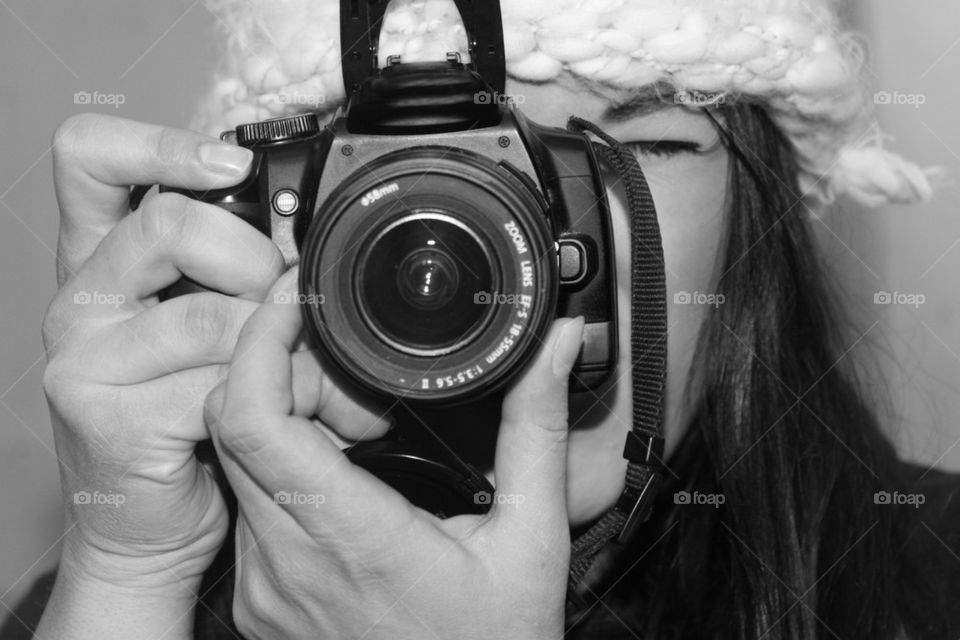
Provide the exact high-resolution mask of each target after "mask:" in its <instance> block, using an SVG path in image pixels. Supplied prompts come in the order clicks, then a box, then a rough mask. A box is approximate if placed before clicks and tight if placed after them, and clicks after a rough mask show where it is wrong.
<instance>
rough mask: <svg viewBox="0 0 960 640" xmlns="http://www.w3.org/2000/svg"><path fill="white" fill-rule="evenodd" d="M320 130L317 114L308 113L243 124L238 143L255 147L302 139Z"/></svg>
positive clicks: (239, 131)
mask: <svg viewBox="0 0 960 640" xmlns="http://www.w3.org/2000/svg"><path fill="white" fill-rule="evenodd" d="M318 131H320V122H319V121H318V120H317V116H315V115H314V114H312V113H307V114H303V115H299V116H289V117H287V118H276V119H274V120H264V121H263V122H253V123H250V124H242V125H240V126H239V127H237V144H239V145H240V146H242V147H253V146H256V145H259V144H271V143H274V142H285V141H287V140H301V139H303V138H309V137H310V136H312V135H314V134H316V133H317V132H318Z"/></svg>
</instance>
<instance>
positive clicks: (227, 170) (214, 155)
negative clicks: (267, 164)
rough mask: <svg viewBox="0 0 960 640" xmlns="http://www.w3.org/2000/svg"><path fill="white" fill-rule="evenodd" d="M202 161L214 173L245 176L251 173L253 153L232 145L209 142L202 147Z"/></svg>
mask: <svg viewBox="0 0 960 640" xmlns="http://www.w3.org/2000/svg"><path fill="white" fill-rule="evenodd" d="M200 161H201V162H202V163H203V166H205V167H206V168H207V169H208V170H209V171H213V172H214V173H221V174H224V175H228V176H245V175H246V174H247V172H249V171H250V164H251V163H252V162H253V152H252V151H250V149H245V148H243V147H238V146H236V145H232V144H221V143H219V142H208V143H205V144H202V145H200Z"/></svg>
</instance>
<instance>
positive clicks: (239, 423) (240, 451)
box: [215, 397, 267, 458]
mask: <svg viewBox="0 0 960 640" xmlns="http://www.w3.org/2000/svg"><path fill="white" fill-rule="evenodd" d="M254 420H255V419H254V418H253V416H249V415H240V414H238V412H236V411H234V410H232V408H231V407H230V398H229V397H228V398H226V399H225V401H224V404H223V408H222V411H221V415H220V418H219V419H218V420H217V421H216V423H215V424H216V425H217V439H218V440H219V442H220V446H221V447H223V448H224V449H226V450H227V451H229V452H230V453H232V454H233V455H235V456H237V457H239V458H244V457H256V456H257V454H258V453H259V452H261V451H263V450H264V448H265V447H266V446H267V441H266V438H265V437H264V434H263V431H262V430H261V429H259V428H258V425H256V424H252V422H253V421H254Z"/></svg>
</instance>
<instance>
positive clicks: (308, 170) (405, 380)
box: [188, 0, 617, 490]
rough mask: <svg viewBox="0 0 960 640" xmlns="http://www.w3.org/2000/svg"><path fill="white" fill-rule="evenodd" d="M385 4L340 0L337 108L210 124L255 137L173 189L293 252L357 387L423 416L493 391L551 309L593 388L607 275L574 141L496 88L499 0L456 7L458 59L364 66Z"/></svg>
mask: <svg viewBox="0 0 960 640" xmlns="http://www.w3.org/2000/svg"><path fill="white" fill-rule="evenodd" d="M387 4H388V3H387V2H386V1H385V0H368V1H366V2H357V1H356V0H352V1H351V0H344V1H343V2H342V3H341V42H342V43H343V47H342V48H343V51H342V54H343V55H342V60H343V75H344V86H345V87H346V91H347V95H348V101H347V103H346V105H345V106H344V107H342V108H341V109H339V110H338V111H337V113H336V114H335V115H334V116H333V117H332V120H330V121H329V122H327V123H321V121H320V119H319V117H318V114H316V113H304V114H301V115H295V116H291V117H286V118H279V119H274V120H267V121H263V122H256V123H252V124H245V125H241V126H239V127H237V128H236V130H234V131H229V132H227V133H225V134H223V139H224V140H228V141H234V142H236V143H237V144H239V145H242V146H245V147H248V148H250V149H252V150H253V152H254V155H255V159H254V164H253V169H252V171H251V173H250V176H249V177H248V178H247V179H246V181H244V182H243V183H242V184H240V185H239V186H236V187H233V188H230V189H225V190H217V191H210V192H206V193H192V192H188V195H191V196H193V197H196V198H199V199H201V200H204V201H206V202H210V203H214V204H217V205H219V206H221V207H223V208H225V209H227V210H229V211H231V212H233V213H234V214H236V215H237V216H240V217H241V218H243V219H244V220H246V221H247V222H249V223H250V224H252V225H253V226H254V227H256V228H257V229H259V230H260V231H262V232H263V233H265V234H267V235H269V236H270V237H271V239H272V240H273V241H274V242H275V243H276V244H277V246H278V247H279V248H280V250H281V252H282V253H283V255H284V258H285V260H286V262H287V263H288V265H294V264H297V263H299V264H300V293H301V296H300V298H301V300H302V301H305V302H304V303H303V313H304V318H305V324H306V327H307V330H308V332H309V336H310V338H311V340H312V343H313V346H314V347H316V348H317V349H318V350H319V352H320V354H321V356H322V357H323V359H324V361H325V364H326V365H327V366H329V367H332V368H333V369H334V370H335V371H337V372H339V374H342V376H343V377H344V378H346V379H347V380H349V381H351V382H352V383H353V384H355V385H357V386H359V387H360V388H362V389H363V390H364V391H366V392H367V393H369V394H373V395H375V396H379V397H381V398H387V399H392V400H394V401H396V402H399V403H400V404H402V405H403V406H404V407H407V408H412V409H411V410H412V411H413V412H415V413H423V414H424V415H426V414H429V413H430V412H431V411H435V410H436V409H437V408H438V407H450V406H452V405H463V404H464V403H473V402H476V401H477V400H478V399H480V398H484V397H490V396H494V397H495V396H496V393H497V392H498V391H501V390H503V388H504V387H505V386H506V385H507V384H508V383H509V382H510V381H511V380H512V379H513V378H514V377H515V376H516V375H517V373H518V372H519V371H520V370H521V369H522V368H523V366H524V365H525V363H527V362H528V361H529V360H530V358H531V356H532V355H533V354H534V353H535V351H536V350H537V348H538V347H539V346H540V344H541V339H542V338H543V336H544V334H545V332H546V330H547V328H548V327H549V324H550V322H551V321H552V320H553V319H554V318H557V317H567V316H570V317H572V316H578V315H582V316H584V318H585V321H586V324H585V329H584V340H583V345H582V348H581V352H580V355H579V357H578V360H577V363H576V365H575V367H574V370H573V376H572V380H571V387H572V388H573V389H574V390H576V389H581V390H582V389H587V388H594V387H597V386H599V385H600V384H601V383H602V382H603V381H604V380H605V379H606V378H607V377H608V376H609V374H610V372H611V371H612V370H613V368H614V367H615V365H616V360H617V328H616V286H615V268H614V259H613V258H614V256H613V244H612V239H611V231H610V216H609V209H608V204H607V199H606V187H605V185H604V182H603V178H602V171H601V167H600V163H599V162H598V159H597V156H596V155H595V153H594V150H593V147H592V143H591V141H590V140H589V139H588V138H587V137H586V136H585V135H584V134H582V133H579V132H569V131H566V130H563V129H559V128H553V127H547V126H542V125H539V124H537V123H535V122H532V121H530V120H528V119H527V118H526V117H524V116H523V114H521V113H520V111H519V110H518V109H517V108H516V105H515V104H514V101H512V100H509V99H507V100H504V99H502V96H503V95H505V94H504V88H505V87H504V84H505V76H506V73H505V64H504V55H503V32H502V23H501V20H502V18H501V16H500V11H499V2H482V3H481V2H470V1H468V0H457V2H456V4H457V7H458V9H459V10H460V13H461V17H462V18H463V21H464V25H465V27H466V31H467V36H468V43H469V53H470V63H469V64H465V63H463V62H462V61H461V58H460V55H459V54H457V53H451V54H448V56H447V59H446V60H442V61H435V62H417V63H405V62H403V60H401V59H399V58H397V57H392V58H390V59H388V64H387V65H386V66H385V67H384V68H382V69H381V68H378V62H377V51H376V48H377V42H378V40H379V31H380V25H381V24H382V20H383V15H384V12H385V10H386V5H387ZM497 408H498V409H499V406H498V407H497ZM461 411H462V408H461V409H459V410H458V413H459V412H461ZM468 413H469V412H468ZM461 424H462V423H461ZM431 430H432V429H431ZM477 488H478V487H476V486H474V487H471V489H474V490H476V489H477ZM479 488H480V489H483V488H482V487H479Z"/></svg>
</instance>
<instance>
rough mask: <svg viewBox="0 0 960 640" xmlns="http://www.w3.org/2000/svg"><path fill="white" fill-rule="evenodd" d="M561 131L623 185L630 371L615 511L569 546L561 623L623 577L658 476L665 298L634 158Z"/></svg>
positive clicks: (650, 213)
mask: <svg viewBox="0 0 960 640" xmlns="http://www.w3.org/2000/svg"><path fill="white" fill-rule="evenodd" d="M567 129H568V130H570V131H576V132H579V133H583V134H587V133H591V134H593V135H594V136H596V137H597V138H599V139H600V140H601V141H602V142H594V143H593V147H594V151H595V152H596V154H597V155H598V156H599V157H600V158H601V159H602V160H603V161H605V162H606V163H607V164H608V165H609V166H610V167H611V168H613V169H614V170H615V171H616V173H617V175H618V176H619V178H620V179H621V180H622V181H623V184H624V187H625V190H626V195H627V204H628V206H629V210H630V236H631V242H630V246H631V252H630V290H631V300H630V303H631V305H630V363H631V364H630V366H631V372H632V379H633V397H632V402H633V410H632V411H633V417H632V425H633V426H632V429H631V431H630V432H629V433H628V434H627V440H626V445H625V446H624V449H623V457H624V458H626V459H627V460H628V461H629V462H628V465H627V474H626V483H625V486H624V489H623V492H622V493H621V495H620V498H619V500H617V503H616V505H615V506H614V507H613V508H612V509H610V510H609V511H608V512H607V513H606V514H604V515H603V517H601V518H600V520H598V521H597V522H596V523H595V524H593V525H592V526H591V527H590V528H589V529H588V530H587V531H586V532H585V533H583V534H582V535H580V536H578V537H577V538H576V539H575V540H574V541H573V546H572V549H571V557H570V577H569V582H568V586H567V615H568V618H569V617H572V616H577V615H583V614H585V613H586V611H587V610H588V609H590V608H592V607H593V606H594V605H596V603H597V602H598V601H599V600H600V598H602V597H603V596H604V595H605V594H606V593H607V591H609V590H610V589H612V588H613V586H614V585H615V584H616V582H617V581H618V580H619V578H621V577H622V575H623V574H624V572H625V571H624V568H623V567H622V566H621V562H620V561H621V560H622V559H623V558H624V557H625V555H626V552H627V550H628V549H629V546H630V543H631V542H632V541H633V540H634V538H635V537H636V534H637V532H638V531H639V529H640V525H642V524H643V523H644V522H645V521H646V520H647V519H648V518H649V516H650V510H651V506H652V504H653V500H654V498H655V497H656V495H657V491H658V489H659V486H660V482H661V479H662V470H663V405H664V395H665V390H666V372H667V292H666V275H665V267H664V261H663V241H662V239H661V236H660V224H659V222H658V220H657V212H656V208H655V207H654V203H653V196H652V195H651V194H650V188H649V186H648V185H647V180H646V177H645V176H644V175H643V171H642V169H641V168H640V164H639V163H638V162H637V159H636V157H635V156H634V154H633V152H631V151H630V149H628V148H627V147H626V146H624V145H623V144H621V143H620V142H618V141H617V140H616V139H614V138H613V137H611V136H609V135H608V134H606V133H605V132H603V131H602V130H601V129H600V128H599V127H597V126H596V125H595V124H593V123H590V122H587V121H586V120H583V119H581V118H576V117H574V118H571V119H570V120H569V122H568V124H567Z"/></svg>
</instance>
